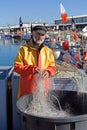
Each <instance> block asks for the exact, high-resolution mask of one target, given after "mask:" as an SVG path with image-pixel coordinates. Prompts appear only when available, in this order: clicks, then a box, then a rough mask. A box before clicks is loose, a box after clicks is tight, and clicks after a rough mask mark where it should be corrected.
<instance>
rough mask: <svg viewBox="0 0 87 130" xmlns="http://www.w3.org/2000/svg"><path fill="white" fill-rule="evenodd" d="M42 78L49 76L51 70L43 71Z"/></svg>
mask: <svg viewBox="0 0 87 130" xmlns="http://www.w3.org/2000/svg"><path fill="white" fill-rule="evenodd" d="M41 78H43V79H46V78H49V72H48V71H47V70H45V71H43V73H42V76H41Z"/></svg>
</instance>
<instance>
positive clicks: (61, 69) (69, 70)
mask: <svg viewBox="0 0 87 130" xmlns="http://www.w3.org/2000/svg"><path fill="white" fill-rule="evenodd" d="M56 68H57V71H56V74H55V76H54V78H55V79H56V80H58V79H59V82H60V80H61V79H63V80H64V79H66V80H67V79H70V80H71V81H72V83H73V85H76V86H77V88H78V90H81V91H86V84H87V75H86V74H85V73H84V72H83V70H80V69H78V68H77V67H75V66H74V65H72V64H70V63H66V62H62V61H59V62H58V61H56ZM67 81H68V80H67ZM74 83H75V84H74ZM54 84H55V83H54ZM65 85H66V84H65ZM54 86H55V85H54ZM66 88H67V86H66Z"/></svg>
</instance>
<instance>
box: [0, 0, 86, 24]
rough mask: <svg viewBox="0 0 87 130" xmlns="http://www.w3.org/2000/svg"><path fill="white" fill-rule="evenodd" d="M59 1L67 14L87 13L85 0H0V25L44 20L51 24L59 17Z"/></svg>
mask: <svg viewBox="0 0 87 130" xmlns="http://www.w3.org/2000/svg"><path fill="white" fill-rule="evenodd" d="M60 3H62V4H63V6H64V8H65V10H66V12H67V14H68V16H77V15H87V0H83V1H82V0H1V1H0V26H7V25H15V24H19V17H20V16H21V18H22V22H23V23H31V22H45V23H49V24H52V23H54V21H55V20H56V19H58V18H61V14H60Z"/></svg>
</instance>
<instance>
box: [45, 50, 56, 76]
mask: <svg viewBox="0 0 87 130" xmlns="http://www.w3.org/2000/svg"><path fill="white" fill-rule="evenodd" d="M46 70H47V71H48V72H49V75H50V77H51V76H53V75H55V73H56V65H55V58H54V55H53V52H52V50H51V51H50V53H49V65H48V67H47V69H46Z"/></svg>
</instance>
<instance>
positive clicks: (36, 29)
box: [32, 25, 47, 34]
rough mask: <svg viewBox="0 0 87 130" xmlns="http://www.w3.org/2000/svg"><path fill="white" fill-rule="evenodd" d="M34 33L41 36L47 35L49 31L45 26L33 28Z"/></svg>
mask: <svg viewBox="0 0 87 130" xmlns="http://www.w3.org/2000/svg"><path fill="white" fill-rule="evenodd" d="M32 31H36V32H38V33H40V34H46V32H47V29H46V27H45V26H42V25H37V26H34V27H32Z"/></svg>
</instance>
